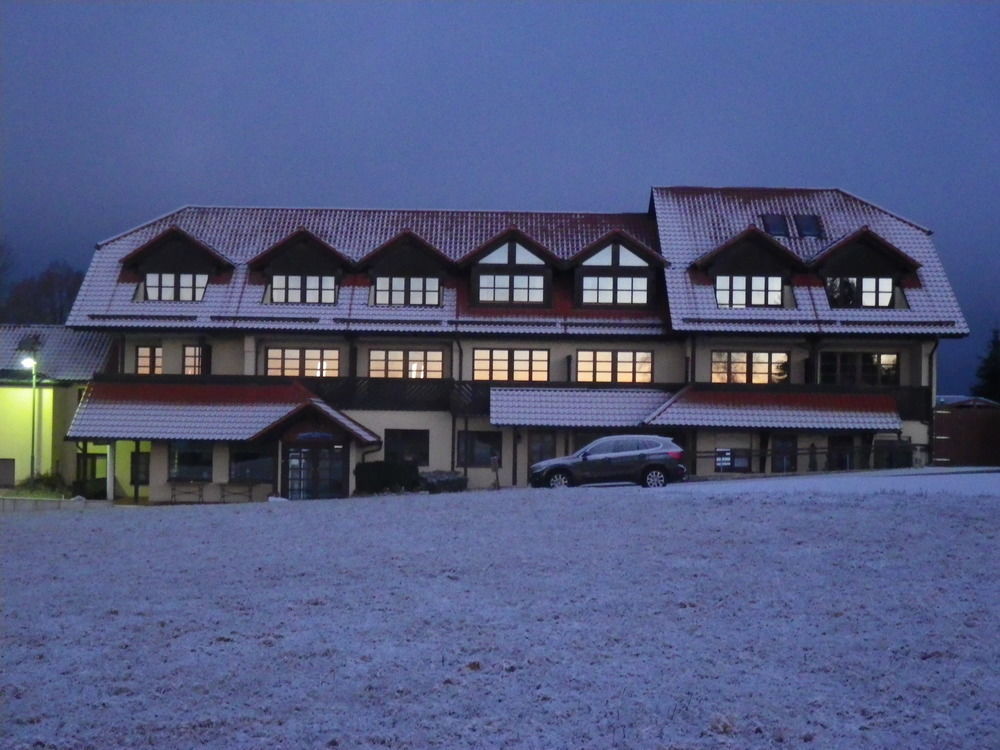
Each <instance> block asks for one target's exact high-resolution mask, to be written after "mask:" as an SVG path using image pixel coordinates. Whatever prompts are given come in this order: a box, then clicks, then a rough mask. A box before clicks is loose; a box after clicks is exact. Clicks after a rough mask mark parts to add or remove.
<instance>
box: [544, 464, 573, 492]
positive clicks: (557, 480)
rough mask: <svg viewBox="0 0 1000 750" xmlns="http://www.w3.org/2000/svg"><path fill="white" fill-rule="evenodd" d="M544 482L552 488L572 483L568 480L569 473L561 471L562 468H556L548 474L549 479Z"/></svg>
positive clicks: (567, 485)
mask: <svg viewBox="0 0 1000 750" xmlns="http://www.w3.org/2000/svg"><path fill="white" fill-rule="evenodd" d="M546 484H548V485H549V487H552V488H553V489H558V488H559V487H569V486H570V485H571V484H572V481H571V480H570V476H569V473H568V472H566V471H563V470H562V469H557V470H556V471H553V472H552V473H551V474H549V479H548V482H546Z"/></svg>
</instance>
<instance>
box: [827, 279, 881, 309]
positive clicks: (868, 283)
mask: <svg viewBox="0 0 1000 750" xmlns="http://www.w3.org/2000/svg"><path fill="white" fill-rule="evenodd" d="M893 292H894V284H893V281H892V278H891V277H888V276H878V277H876V276H860V277H859V276H840V277H833V278H829V279H827V280H826V293H827V297H828V298H829V300H830V306H831V307H892V302H893Z"/></svg>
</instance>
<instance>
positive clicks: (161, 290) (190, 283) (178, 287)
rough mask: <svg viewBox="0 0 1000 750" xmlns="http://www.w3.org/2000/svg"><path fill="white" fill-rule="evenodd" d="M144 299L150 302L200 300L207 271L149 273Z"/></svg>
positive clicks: (202, 295) (206, 279) (205, 283)
mask: <svg viewBox="0 0 1000 750" xmlns="http://www.w3.org/2000/svg"><path fill="white" fill-rule="evenodd" d="M143 286H144V295H143V299H145V300H147V301H150V302H200V301H201V298H202V297H204V296H205V287H206V286H208V274H207V273H147V274H146V278H145V283H144V285H143Z"/></svg>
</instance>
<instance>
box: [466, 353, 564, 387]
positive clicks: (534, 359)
mask: <svg viewBox="0 0 1000 750" xmlns="http://www.w3.org/2000/svg"><path fill="white" fill-rule="evenodd" d="M483 352H485V353H486V354H487V355H488V356H487V357H486V358H485V362H486V364H485V366H484V365H482V364H481V363H482V362H483V361H484V358H483V357H481V354H482V353H483ZM500 352H503V353H505V354H506V359H505V363H503V362H501V361H500V360H501V359H503V358H502V357H497V356H496V355H497V354H498V353H500ZM518 355H521V356H520V358H519V357H518ZM525 355H526V356H525ZM538 355H544V362H543V364H542V365H541V367H543V368H544V372H542V373H540V374H542V375H543V377H535V376H536V375H537V374H539V373H538V372H537V367H539V366H538V364H537V363H538V362H539V360H540V358H539V357H538ZM550 359H551V352H550V351H549V350H548V349H521V348H506V347H475V348H473V350H472V379H473V380H475V381H479V382H493V383H507V382H512V383H547V382H548V381H549V368H550ZM519 361H520V362H522V363H523V362H525V361H526V362H527V365H528V367H527V370H526V372H527V374H528V377H526V378H524V377H517V375H518V373H519V372H521V373H523V372H525V370H524V369H523V368H521V369H518V368H517V364H518V362H519ZM501 368H503V369H504V370H505V371H506V372H505V373H500V372H499V371H500V369H501ZM484 371H485V372H486V373H487V374H488V376H489V377H480V376H479V373H482V372H484ZM497 374H502V375H503V376H502V377H494V376H495V375H497Z"/></svg>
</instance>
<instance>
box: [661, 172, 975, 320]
mask: <svg viewBox="0 0 1000 750" xmlns="http://www.w3.org/2000/svg"><path fill="white" fill-rule="evenodd" d="M652 205H653V208H654V211H655V214H656V220H657V228H658V230H659V234H660V250H661V252H662V253H663V255H664V257H665V258H666V259H667V260H668V261H669V263H670V266H669V267H668V268H667V269H666V270H665V272H664V273H665V277H666V284H667V298H668V301H669V306H670V319H671V325H672V326H673V328H674V329H675V330H678V331H716V332H754V333H760V332H765V331H766V332H773V333H838V334H843V333H871V334H933V335H939V336H959V335H964V334H967V333H968V331H969V329H968V326H967V325H966V322H965V319H964V318H963V316H962V312H961V310H960V309H959V306H958V302H957V300H956V299H955V295H954V293H953V292H952V289H951V285H950V284H949V282H948V278H947V276H946V275H945V271H944V268H943V266H942V265H941V261H940V258H939V257H938V254H937V251H936V249H935V248H934V243H933V242H932V241H931V237H930V232H929V231H928V230H927V229H925V228H923V227H921V226H919V225H917V224H914V223H913V222H910V221H908V220H906V219H903V218H901V217H899V216H897V215H896V214H893V213H890V212H889V211H886V210H885V209H883V208H880V207H879V206H876V205H874V204H872V203H869V202H867V201H864V200H862V199H860V198H858V197H857V196H854V195H851V194H850V193H847V192H845V191H843V190H838V189H807V188H704V187H656V188H653V192H652ZM763 214H780V215H784V216H787V217H792V216H793V215H795V214H806V215H815V216H819V217H820V220H821V222H822V226H823V234H824V236H823V237H799V236H798V235H797V234H796V233H795V231H794V228H793V231H792V235H793V236H791V237H774V238H773V239H774V240H775V241H776V242H777V243H779V244H781V245H782V246H783V247H785V248H787V249H788V250H789V251H790V252H791V253H793V254H794V255H795V256H797V257H798V258H800V259H801V260H802V261H803V262H809V261H811V260H813V259H815V258H816V257H817V256H818V255H819V254H820V253H822V252H823V251H824V250H825V249H826V248H828V247H830V246H831V245H833V244H835V243H837V242H838V240H840V239H842V238H844V237H847V236H849V235H852V234H855V233H857V232H859V231H860V230H862V229H863V228H864V227H867V228H868V229H869V230H870V231H871V232H874V233H875V234H877V235H878V236H879V237H881V238H882V239H883V240H885V241H886V242H888V243H890V244H891V245H892V246H893V247H894V248H898V250H899V251H900V252H902V253H904V254H905V256H907V257H909V258H911V259H912V260H913V261H915V262H916V263H918V264H919V265H920V267H919V268H918V269H917V270H916V271H915V274H916V277H917V279H918V280H919V285H918V286H913V287H912V288H911V287H909V286H908V287H907V288H906V289H905V290H904V291H905V296H906V301H907V304H908V309H886V308H878V309H873V308H852V309H843V308H832V307H831V306H830V303H829V300H828V298H827V295H826V290H825V288H824V287H823V286H822V285H816V284H811V285H795V286H793V287H792V292H793V295H794V299H795V307H793V308H773V307H747V308H744V309H724V308H719V306H718V304H717V303H716V298H715V289H714V287H713V286H712V285H711V284H707V283H698V280H697V279H696V278H695V277H694V275H693V274H692V273H691V272H690V267H691V265H692V264H693V263H694V262H695V261H697V260H698V259H699V258H702V257H703V256H705V255H706V254H708V253H710V252H711V251H713V250H714V249H716V248H718V247H720V246H722V245H724V244H725V243H727V242H728V241H730V240H731V239H732V238H734V237H736V236H737V235H739V234H740V233H742V232H745V231H746V230H747V227H748V226H750V225H757V226H760V223H761V215H763ZM789 223H790V224H791V222H789Z"/></svg>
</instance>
